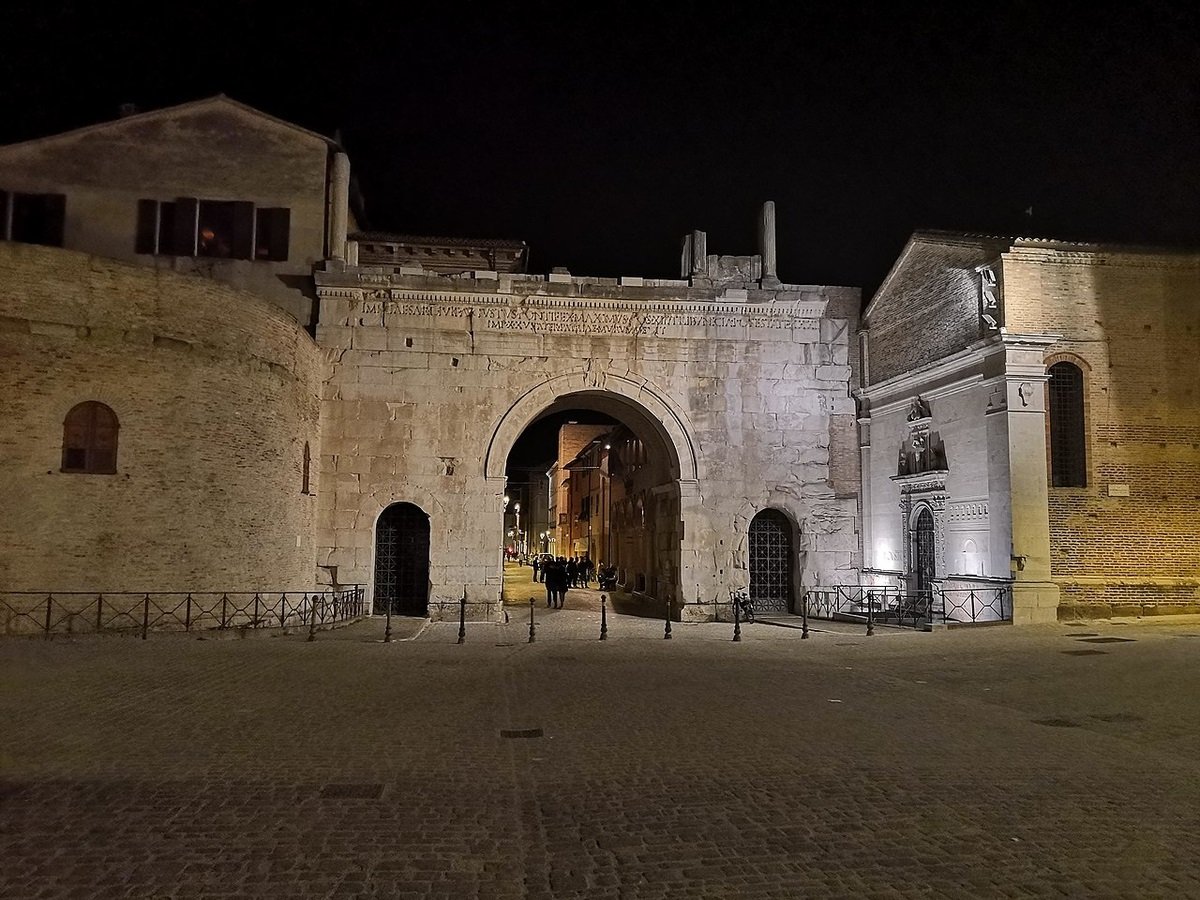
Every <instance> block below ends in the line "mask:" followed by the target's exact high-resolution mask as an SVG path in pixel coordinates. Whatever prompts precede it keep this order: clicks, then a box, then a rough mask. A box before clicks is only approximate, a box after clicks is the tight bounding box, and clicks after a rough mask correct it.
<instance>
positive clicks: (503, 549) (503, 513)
mask: <svg viewBox="0 0 1200 900" xmlns="http://www.w3.org/2000/svg"><path fill="white" fill-rule="evenodd" d="M507 518H508V494H505V495H504V509H503V511H501V513H500V528H501V531H503V529H504V520H505V519H507ZM507 556H508V548H507V547H506V546H504V537H503V534H502V535H501V537H500V562H501V565H503V563H504V560H505V558H507Z"/></svg>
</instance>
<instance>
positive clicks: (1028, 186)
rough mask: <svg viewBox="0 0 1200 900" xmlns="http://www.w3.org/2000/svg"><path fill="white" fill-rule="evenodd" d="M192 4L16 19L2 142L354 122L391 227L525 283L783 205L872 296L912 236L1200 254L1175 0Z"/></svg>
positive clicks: (1199, 181)
mask: <svg viewBox="0 0 1200 900" xmlns="http://www.w3.org/2000/svg"><path fill="white" fill-rule="evenodd" d="M179 6H180V7H181V8H179V9H176V8H175V7H176V5H175V4H159V5H157V6H156V7H147V9H156V10H157V11H156V12H154V13H153V18H152V19H149V20H142V19H139V18H137V17H134V16H132V15H129V14H126V13H124V12H122V10H121V5H119V4H99V3H88V4H86V5H85V4H73V3H72V4H66V6H65V8H64V7H61V6H60V5H58V4H47V3H39V4H32V3H27V2H25V0H20V2H18V3H17V4H16V9H12V8H11V4H10V9H9V10H6V16H5V24H6V25H7V26H8V27H7V28H6V31H7V36H6V40H5V47H4V51H3V53H0V109H2V110H3V113H4V115H3V117H2V121H0V143H9V142H12V141H17V140H23V139H27V138H31V137H37V136H40V135H43V134H50V133H54V132H57V131H61V130H66V129H68V128H72V127H77V126H80V125H86V124H90V123H93V122H97V121H102V120H104V119H108V118H112V117H113V116H114V114H115V111H116V108H117V105H118V104H119V103H122V102H133V103H136V104H138V105H139V106H140V107H141V108H143V109H152V108H155V107H159V106H165V105H170V104H174V103H180V102H185V101H188V100H193V99H197V98H200V97H204V96H209V95H212V94H215V93H218V92H224V93H226V94H228V95H229V96H231V97H233V98H235V99H238V100H241V101H243V102H246V103H249V104H251V105H252V106H256V107H259V108H261V109H263V110H265V111H267V112H270V113H272V114H274V115H277V116H280V117H282V118H285V119H288V120H291V121H294V122H297V123H298V124H301V125H304V126H306V127H309V128H312V129H314V130H317V131H321V132H324V133H332V132H333V131H334V130H335V129H340V131H341V134H342V136H343V139H344V143H345V146H346V148H347V150H348V152H349V154H350V158H351V161H352V164H353V166H354V170H355V173H356V176H357V179H358V182H359V186H360V187H361V190H362V192H363V194H364V196H365V197H366V201H367V211H368V215H369V224H370V225H371V226H372V227H374V228H378V229H385V230H393V231H403V232H409V233H423V234H444V235H457V236H474V237H499V238H517V239H522V240H525V241H527V242H528V243H529V244H530V246H531V247H532V263H531V267H532V269H533V270H534V271H546V270H548V269H549V267H551V266H567V267H568V268H569V269H570V270H571V271H572V272H573V273H575V274H594V275H618V274H631V275H632V274H637V275H647V276H654V275H657V276H668V277H674V276H677V275H678V259H679V240H680V238H681V237H682V235H683V234H684V233H686V232H687V231H689V230H691V229H693V228H701V229H704V230H706V231H708V233H709V243H708V246H709V250H710V252H721V253H749V252H754V250H755V240H754V227H755V226H754V223H755V220H756V215H757V210H758V207H759V205H760V204H761V202H762V201H763V200H765V199H773V200H775V201H776V204H777V208H778V219H779V268H780V275H781V277H783V278H784V280H786V281H794V282H807V283H825V284H852V285H860V286H863V287H864V288H866V290H867V291H868V292H869V291H870V290H871V289H873V287H874V286H876V285H877V284H878V282H879V280H880V279H881V278H882V276H883V274H884V273H886V271H887V269H888V267H889V266H890V264H891V262H892V261H893V260H894V259H895V257H896V255H897V253H898V252H899V250H900V249H901V247H902V246H903V243H904V241H905V239H906V238H907V236H908V234H909V233H910V232H911V231H912V230H913V229H915V228H919V227H936V228H948V229H958V230H970V231H985V232H991V233H1004V234H1014V233H1017V234H1026V235H1038V236H1050V237H1060V238H1066V239H1091V240H1112V241H1123V242H1131V243H1170V244H1182V245H1190V246H1197V245H1200V42H1198V40H1197V35H1198V33H1200V29H1198V17H1197V14H1196V13H1195V12H1191V11H1189V10H1187V9H1185V7H1184V6H1183V5H1182V4H1179V5H1174V6H1171V5H1160V4H1151V5H1146V4H1138V3H1124V4H1121V5H1119V6H1117V5H1112V6H1111V7H1110V6H1108V5H1105V4H1096V3H1088V4H1082V3H1080V4H1053V3H1046V2H1037V3H1017V4H989V5H988V6H981V7H977V8H976V7H972V6H970V5H968V4H903V5H900V4H896V5H895V6H896V8H895V10H893V11H891V12H887V11H886V9H890V7H887V8H884V7H882V5H880V6H879V7H876V6H875V5H871V6H861V5H856V4H853V3H839V4H835V5H830V6H820V5H816V4H780V5H777V6H770V5H765V6H758V7H755V8H754V9H750V8H749V7H746V8H743V7H742V5H736V6H735V5H733V4H729V5H702V4H689V5H687V6H679V7H676V6H670V7H668V6H665V5H661V6H660V5H652V4H649V3H643V4H637V5H620V4H586V5H585V4H566V3H523V4H520V5H511V6H509V5H505V6H503V7H500V8H489V9H488V10H487V11H480V10H476V9H471V8H467V7H458V6H455V5H454V4H416V5H413V4H386V5H385V4H379V5H378V6H376V5H373V4H355V3H338V4H327V5H326V6H325V7H324V8H323V9H322V11H321V12H319V13H318V14H309V13H308V10H309V9H313V8H317V9H320V8H319V7H308V6H304V7H301V6H296V7H295V10H296V11H297V16H295V17H293V18H292V20H291V21H283V17H282V16H281V15H280V14H279V13H277V12H274V7H273V6H268V4H265V3H256V4H253V5H249V4H245V5H243V4H208V5H191V4H189V5H187V6H186V8H182V5H179ZM881 8H884V9H885V11H883V12H881V11H880V9H881ZM302 9H303V10H304V14H303V15H302V16H301V15H300V11H301V10H302ZM705 10H707V11H705ZM198 149H199V150H202V148H198ZM1030 207H1032V215H1031V216H1030V215H1028V214H1027V213H1026V210H1027V209H1028V208H1030Z"/></svg>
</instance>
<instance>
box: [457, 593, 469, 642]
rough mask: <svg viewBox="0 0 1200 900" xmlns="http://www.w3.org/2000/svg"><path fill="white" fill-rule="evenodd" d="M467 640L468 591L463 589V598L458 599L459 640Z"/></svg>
mask: <svg viewBox="0 0 1200 900" xmlns="http://www.w3.org/2000/svg"><path fill="white" fill-rule="evenodd" d="M466 640H467V592H466V591H463V595H462V599H461V600H459V601H458V642H459V643H460V644H462V643H464V642H465V641H466Z"/></svg>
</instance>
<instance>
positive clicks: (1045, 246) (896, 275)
mask: <svg viewBox="0 0 1200 900" xmlns="http://www.w3.org/2000/svg"><path fill="white" fill-rule="evenodd" d="M1010 250H1047V251H1062V252H1065V253H1077V254H1102V253H1106V254H1117V253H1120V254H1134V255H1146V254H1150V255H1155V256H1172V257H1174V256H1179V257H1187V256H1191V255H1194V253H1195V251H1193V250H1189V249H1186V248H1167V247H1150V246H1144V245H1142V246H1138V245H1131V244H1109V243H1096V242H1089V241H1065V240H1061V239H1059V238H1046V237H1020V236H1015V235H994V234H982V233H977V232H969V231H941V230H937V229H921V230H918V231H914V232H913V233H912V235H911V236H910V237H909V239H908V241H907V243H905V245H904V249H903V250H901V251H900V255H899V256H898V257H896V261H895V262H894V263H893V264H892V267H891V269H889V270H888V274H887V276H886V277H885V278H884V279H883V282H882V283H881V284H880V285H879V287H878V288H877V289H876V291H875V293H874V295H873V296H872V297H871V301H870V303H868V304H867V308H866V309H865V310H864V311H863V314H862V320H861V321H862V322H864V323H866V322H867V321H868V320H869V318H870V316H871V312H872V310H874V308H875V307H876V306H877V305H878V303H879V302H880V301H881V300H882V299H884V298H885V297H887V296H888V295H889V293H890V292H891V291H892V290H893V289H895V288H897V287H899V286H900V285H901V283H902V282H904V280H905V278H906V276H907V269H908V268H909V267H910V264H919V263H920V262H925V261H928V262H937V261H939V260H940V261H941V262H942V263H943V268H944V269H946V270H950V269H955V270H961V269H962V266H963V257H964V256H971V255H974V256H976V257H977V262H975V263H974V264H973V265H984V264H986V263H988V262H990V261H992V260H994V259H997V258H998V257H999V256H1000V255H1001V254H1003V253H1007V252H1008V251H1010ZM971 251H976V253H975V254H971Z"/></svg>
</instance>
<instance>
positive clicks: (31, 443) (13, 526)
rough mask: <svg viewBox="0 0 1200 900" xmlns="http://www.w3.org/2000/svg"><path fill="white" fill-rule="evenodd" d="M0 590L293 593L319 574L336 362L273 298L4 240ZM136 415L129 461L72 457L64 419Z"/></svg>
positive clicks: (122, 439) (128, 439)
mask: <svg viewBox="0 0 1200 900" xmlns="http://www.w3.org/2000/svg"><path fill="white" fill-rule="evenodd" d="M0 356H2V358H3V361H4V365H3V366H2V367H0V396H3V397H4V408H5V415H4V427H3V428H2V429H0V496H3V497H4V498H5V515H4V516H2V517H0V589H3V590H7V591H20V590H37V591H45V590H55V591H65V590H86V591H122V590H135V591H140V590H174V591H186V590H246V589H250V590H259V589H262V590H282V589H285V588H286V589H291V590H294V589H304V588H309V587H311V586H312V585H313V584H314V583H315V574H314V573H315V567H314V559H315V556H316V552H315V548H314V532H315V513H316V503H317V498H316V497H315V496H313V495H312V494H309V495H305V494H302V493H301V486H302V485H301V467H302V465H303V451H304V444H305V442H306V441H307V442H308V443H309V445H310V451H311V455H312V459H313V461H314V465H313V478H312V491H313V492H315V490H316V485H317V481H316V461H317V460H319V458H320V452H321V437H320V431H319V426H318V415H319V411H320V406H319V395H320V385H321V378H322V372H323V366H324V360H323V358H322V356H321V354H320V352H319V351H318V350H317V348H316V346H315V344H314V343H313V341H312V339H311V338H310V337H309V336H308V335H307V334H305V333H304V332H303V331H302V330H301V329H300V328H298V327H297V325H296V323H295V322H294V321H293V320H292V319H291V318H290V317H289V316H288V315H286V314H285V313H283V312H282V311H281V310H279V309H277V308H275V307H274V306H272V305H270V304H269V303H267V302H266V301H264V300H263V299H262V298H260V297H257V296H255V295H252V294H248V293H244V292H241V291H237V290H234V289H232V288H230V287H227V286H224V285H221V284H218V283H215V282H213V281H211V280H208V279H202V278H198V277H185V276H181V275H175V274H171V273H164V272H156V271H154V270H152V269H145V268H141V267H136V266H132V265H128V264H125V263H121V262H116V261H111V260H102V259H98V258H96V257H92V256H87V255H85V254H82V253H75V252H71V251H67V250H56V249H49V248H43V247H34V246H27V245H21V244H4V243H0ZM86 400H96V401H100V402H102V403H104V404H106V405H107V406H109V407H110V408H111V409H112V410H113V411H114V412H115V413H116V415H117V417H118V420H119V423H120V432H119V446H118V457H117V472H116V474H115V475H82V474H68V473H63V472H61V471H60V467H61V459H62V440H63V419H64V417H65V415H66V413H67V412H68V410H70V409H71V408H72V407H73V406H74V405H75V404H77V403H80V402H83V401H86Z"/></svg>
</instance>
